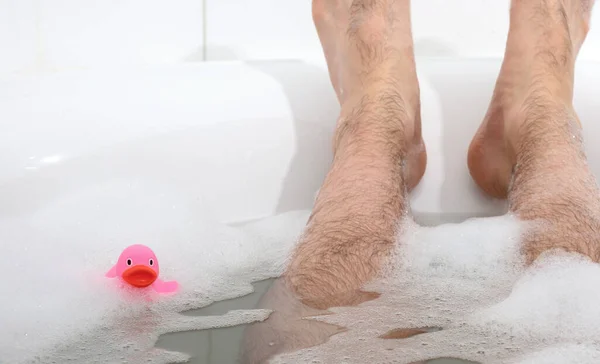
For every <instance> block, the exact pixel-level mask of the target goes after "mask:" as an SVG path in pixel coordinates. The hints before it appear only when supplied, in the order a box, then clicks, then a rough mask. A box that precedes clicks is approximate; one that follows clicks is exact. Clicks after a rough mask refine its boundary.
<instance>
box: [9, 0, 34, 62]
mask: <svg viewBox="0 0 600 364" xmlns="http://www.w3.org/2000/svg"><path fill="white" fill-rule="evenodd" d="M36 33H37V32H36V14H35V11H34V0H0V73H1V72H12V71H17V70H20V69H22V68H25V67H31V66H32V65H33V64H34V63H35V58H36V46H37V44H36V36H37V34H36Z"/></svg>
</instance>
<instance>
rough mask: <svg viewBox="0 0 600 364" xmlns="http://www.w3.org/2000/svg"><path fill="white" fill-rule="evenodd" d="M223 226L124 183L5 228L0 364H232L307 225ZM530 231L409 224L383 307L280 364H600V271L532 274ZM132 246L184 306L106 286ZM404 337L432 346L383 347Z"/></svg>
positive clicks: (555, 263)
mask: <svg viewBox="0 0 600 364" xmlns="http://www.w3.org/2000/svg"><path fill="white" fill-rule="evenodd" d="M212 216H213V215H212V214H211V211H210V210H208V209H207V204H205V203H203V199H202V194H200V193H198V195H197V196H194V197H193V198H190V196H189V192H188V193H185V194H184V193H181V194H180V193H178V192H177V191H172V190H171V189H169V188H168V186H163V185H161V184H160V183H158V182H152V183H150V182H148V181H142V180H136V179H124V180H113V181H110V182H105V183H102V184H98V185H92V186H89V187H88V188H86V189H83V190H80V191H75V192H73V193H71V194H70V195H68V196H63V197H62V198H61V199H60V200H57V201H48V203H47V204H46V205H45V207H44V209H42V210H39V211H38V212H37V213H36V214H35V215H32V216H23V217H22V218H14V219H4V220H2V221H0V241H2V246H3V250H2V254H1V255H0V275H1V277H2V278H3V292H5V293H3V294H2V295H1V298H0V327H1V328H2V330H0V363H2V364H5V363H7V364H8V363H10V364H19V363H107V362H108V363H123V362H125V363H141V362H143V363H169V362H184V361H186V360H191V362H195V363H217V362H219V363H224V362H225V361H227V360H236V358H237V357H238V352H239V345H240V344H239V343H240V341H241V337H242V335H243V330H244V326H243V325H248V324H251V323H252V322H259V321H263V320H265V319H267V318H268V317H269V315H270V314H271V312H270V311H269V310H265V309H261V308H260V307H258V300H259V298H260V296H261V294H262V292H264V291H266V290H267V289H268V286H269V281H264V280H265V279H269V278H273V277H277V276H279V275H280V274H281V273H282V272H283V269H284V267H285V264H286V261H287V259H288V257H289V254H290V252H291V250H292V248H293V247H294V245H295V242H296V240H297V237H298V236H299V234H300V233H301V231H302V228H303V226H304V224H305V222H306V219H307V217H308V212H307V211H298V212H289V213H285V214H282V215H279V216H275V217H271V218H267V219H264V220H260V221H256V222H252V223H250V224H244V225H241V226H227V225H223V224H219V223H217V222H215V221H214V220H213V218H212ZM527 228H528V226H527V225H526V224H523V223H521V222H519V221H517V220H516V219H515V218H513V217H512V216H508V215H507V216H502V217H494V218H485V219H473V220H469V221H466V222H463V223H460V224H445V225H440V226H436V227H421V226H418V225H417V224H415V223H414V222H412V221H411V220H406V221H403V222H402V228H401V229H400V231H401V234H400V235H399V236H398V243H397V248H396V250H395V252H394V255H393V257H392V258H391V259H390V261H389V263H388V264H387V266H386V271H385V274H384V275H383V277H382V278H381V279H378V280H376V281H374V282H372V283H371V284H369V285H368V286H367V287H365V289H366V290H369V291H374V292H378V293H380V294H381V296H380V297H379V298H377V299H374V300H372V301H368V302H365V303H363V304H361V305H359V306H356V307H341V308H332V309H331V310H330V311H331V312H332V314H331V315H326V316H316V317H311V318H309V317H307V318H305V319H307V320H319V321H324V322H327V323H331V324H335V325H339V326H342V327H345V328H347V330H346V331H344V332H342V333H339V334H337V335H334V336H333V337H331V338H330V339H329V341H327V342H326V343H324V344H322V345H319V346H316V347H312V348H307V349H302V350H299V351H296V352H292V353H280V354H279V355H277V356H276V357H275V358H273V360H272V362H274V363H305V362H313V363H339V362H343V363H365V362H372V363H379V362H381V363H415V362H427V361H429V363H433V364H434V363H469V362H475V363H476V362H479V363H492V364H494V363H597V362H598V361H599V358H600V342H599V339H597V338H598V337H600V305H598V302H600V290H598V289H597V287H598V286H600V267H599V266H598V265H596V264H594V263H591V262H590V261H588V260H586V259H585V258H582V257H578V256H573V255H568V254H561V253H549V254H547V255H545V256H543V257H542V258H541V259H540V260H539V261H538V262H537V263H536V264H535V265H534V266H531V267H525V266H524V265H523V262H522V260H521V258H520V256H519V248H520V243H521V235H522V234H523V232H524V231H526V230H527ZM134 243H141V244H146V245H148V246H150V247H152V248H153V250H154V251H155V253H156V254H157V258H158V260H159V262H160V266H161V272H160V275H161V277H162V278H163V279H167V280H169V279H176V280H177V281H179V283H180V284H181V290H180V291H179V292H178V293H177V294H176V295H167V296H164V295H159V294H156V293H155V292H153V291H152V290H151V289H145V290H128V289H124V288H123V287H121V286H120V285H119V284H118V281H116V280H111V279H107V278H105V277H104V273H105V272H106V271H107V270H108V269H109V268H110V267H111V265H112V264H114V262H115V260H116V259H117V257H118V255H119V253H120V251H121V250H122V249H123V248H124V247H125V246H127V245H130V244H134ZM253 282H258V283H255V286H254V287H256V288H253V286H252V283H253ZM254 289H256V293H252V292H253V290H254ZM240 297H241V298H240ZM228 299H232V300H230V301H227V300H228ZM215 302H216V303H215ZM198 309H200V310H199V311H195V312H187V311H189V310H198ZM182 312H187V313H183V314H182ZM426 328H436V329H435V330H428V329H426ZM405 329H417V330H419V329H422V331H423V333H420V334H415V335H412V336H407V337H404V338H401V339H393V338H391V339H384V338H382V337H385V335H386V334H387V333H390V332H395V330H405ZM190 330H194V331H195V333H194V334H181V332H183V331H190ZM172 332H176V333H175V334H173V333H172ZM392 336H393V335H392ZM190 357H191V359H190ZM461 360H462V361H461Z"/></svg>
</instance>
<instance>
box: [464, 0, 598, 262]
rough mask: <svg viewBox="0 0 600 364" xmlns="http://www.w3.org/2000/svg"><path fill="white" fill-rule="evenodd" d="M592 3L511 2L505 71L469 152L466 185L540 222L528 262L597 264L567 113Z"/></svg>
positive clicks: (594, 229)
mask: <svg viewBox="0 0 600 364" xmlns="http://www.w3.org/2000/svg"><path fill="white" fill-rule="evenodd" d="M593 2H594V1H593V0H537V1H525V0H513V1H512V7H511V14H510V21H511V23H510V31H509V36H508V41H507V46H506V53H505V58H504V63H503V65H502V69H501V72H500V75H499V77H498V81H497V84H496V89H495V91H494V96H493V99H492V102H491V105H490V108H489V110H488V114H487V115H486V118H485V120H484V122H483V123H482V125H481V127H480V129H479V131H478V132H477V134H476V135H475V137H474V139H473V141H472V143H471V146H470V148H469V157H468V162H469V169H470V171H471V175H472V177H473V179H474V180H475V181H476V182H477V184H478V185H479V186H480V187H481V188H482V189H483V190H484V191H486V192H487V193H488V194H490V195H492V196H495V197H500V198H503V197H508V200H509V206H510V210H511V211H512V212H514V213H515V214H516V215H517V216H518V217H520V218H521V219H523V220H528V221H533V220H536V221H540V224H539V225H537V226H538V228H537V229H535V230H534V231H533V232H532V234H528V236H527V237H526V241H525V245H524V252H525V254H526V257H527V259H528V260H529V261H530V262H531V261H533V260H534V259H535V258H537V257H538V256H539V255H540V254H541V253H543V252H544V251H546V250H549V249H554V248H560V249H564V250H567V251H572V252H578V253H581V254H584V255H587V256H589V257H590V258H592V259H593V260H595V261H598V260H599V259H600V192H599V190H598V186H597V183H596V181H595V178H594V176H593V175H592V173H591V171H590V169H589V166H588V165H587V161H586V157H585V154H584V150H583V141H582V138H581V134H582V132H581V124H580V123H579V120H578V118H577V115H576V113H575V111H574V110H573V104H572V97H573V74H574V66H575V59H576V57H577V53H578V51H579V48H580V47H581V45H582V43H583V41H584V39H585V36H586V34H587V30H588V26H589V20H590V13H591V7H592V5H593Z"/></svg>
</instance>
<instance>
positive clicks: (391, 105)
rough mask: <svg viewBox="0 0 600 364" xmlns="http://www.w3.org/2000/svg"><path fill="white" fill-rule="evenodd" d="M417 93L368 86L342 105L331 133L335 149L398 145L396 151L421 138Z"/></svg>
mask: <svg viewBox="0 0 600 364" xmlns="http://www.w3.org/2000/svg"><path fill="white" fill-rule="evenodd" d="M419 112H420V104H419V92H418V87H417V91H411V92H403V90H399V89H397V88H391V87H378V86H375V85H373V86H371V87H365V88H364V90H363V92H361V93H355V94H353V95H351V96H349V97H348V98H346V100H345V102H344V103H343V104H342V110H341V113H340V117H339V119H338V123H337V126H336V131H335V133H334V150H337V149H338V148H339V147H341V146H343V145H344V144H348V143H352V144H355V145H356V144H361V143H369V144H373V143H382V144H388V143H393V144H397V145H398V148H400V149H405V146H407V145H408V144H410V143H412V142H415V141H416V140H415V138H416V137H417V136H418V137H419V139H420V125H416V123H415V121H416V120H417V119H418V114H419Z"/></svg>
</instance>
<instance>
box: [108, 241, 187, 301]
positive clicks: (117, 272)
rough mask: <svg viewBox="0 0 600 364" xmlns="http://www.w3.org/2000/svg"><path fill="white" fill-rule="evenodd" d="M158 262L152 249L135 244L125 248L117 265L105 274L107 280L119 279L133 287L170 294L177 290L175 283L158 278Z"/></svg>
mask: <svg viewBox="0 0 600 364" xmlns="http://www.w3.org/2000/svg"><path fill="white" fill-rule="evenodd" d="M158 273H159V270H158V260H157V259H156V255H155V254H154V252H153V251H152V249H150V248H148V247H147V246H145V245H141V244H136V245H131V246H128V247H127V248H125V250H123V252H122V253H121V255H120V256H119V260H117V264H115V265H114V266H113V267H112V268H110V270H109V271H108V272H107V273H106V276H107V277H109V278H115V277H120V278H121V279H122V280H124V281H125V282H127V283H129V284H130V285H132V286H134V287H139V288H143V287H148V286H150V285H151V286H152V288H154V290H155V291H156V292H159V293H171V292H175V291H176V290H177V287H178V284H177V282H176V281H169V282H164V281H162V280H160V279H159V278H158Z"/></svg>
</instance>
